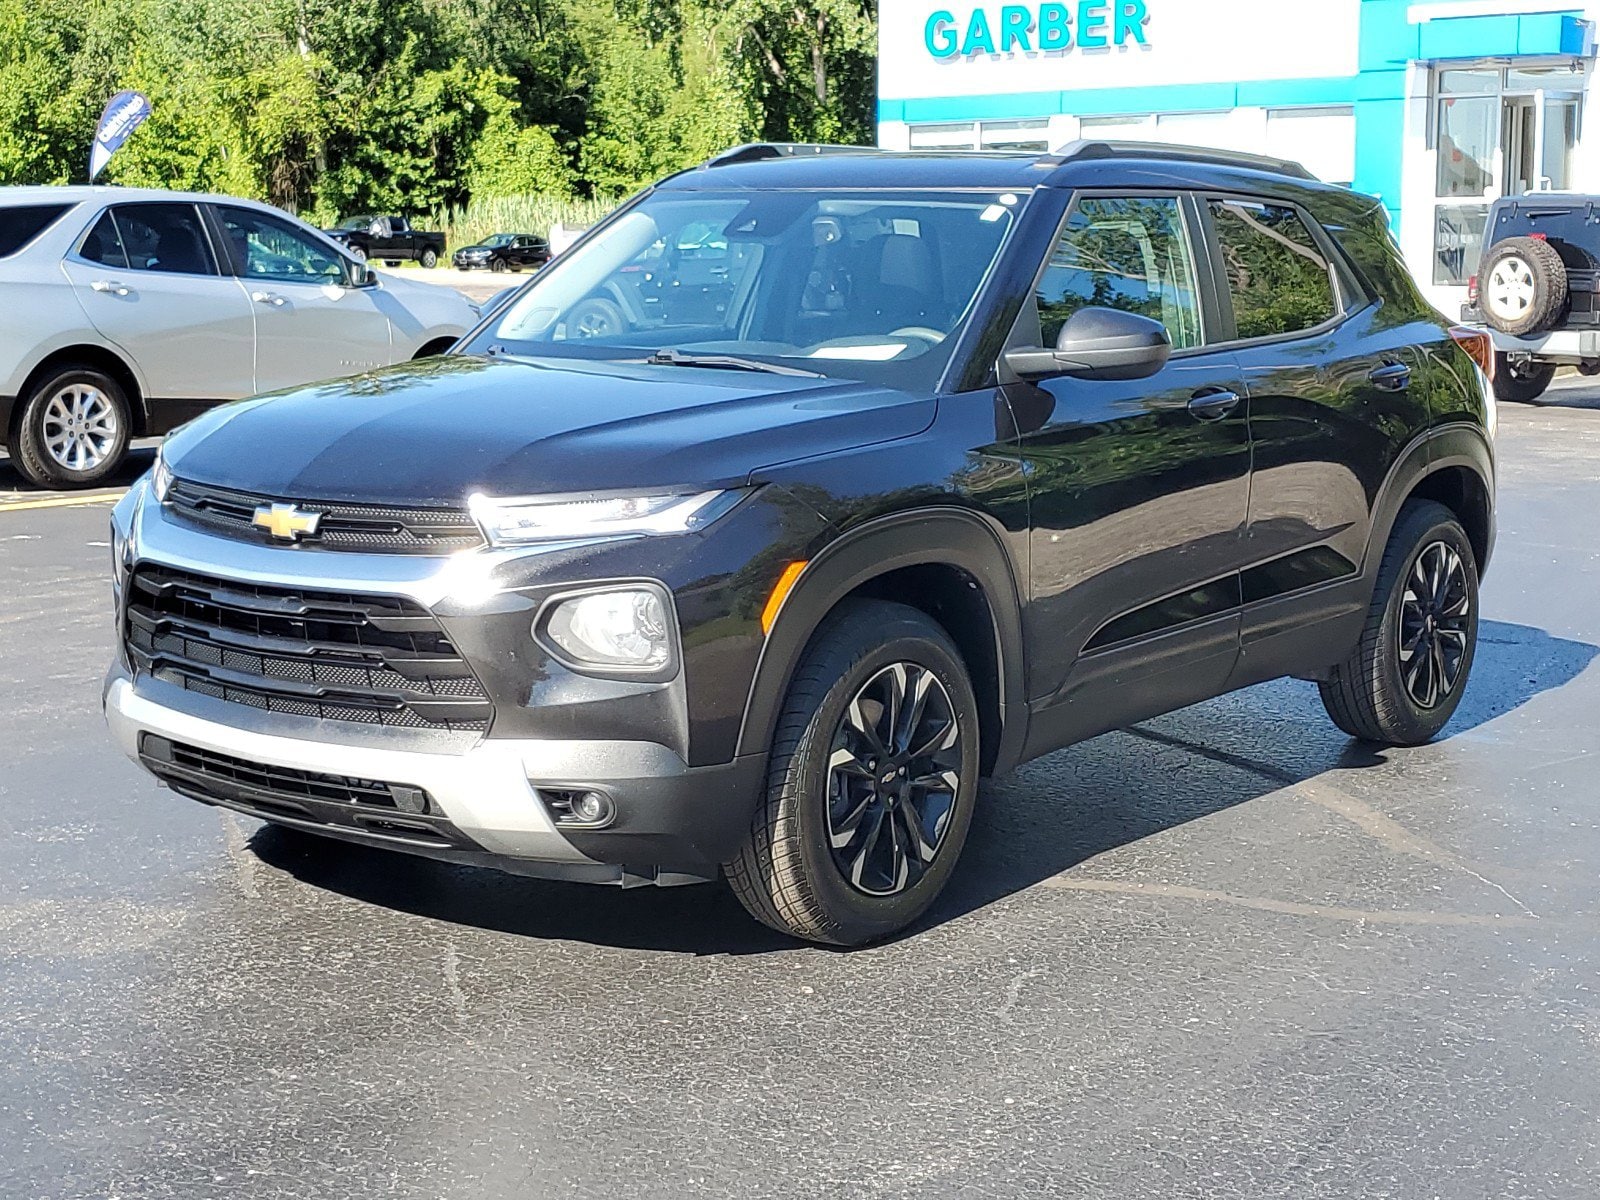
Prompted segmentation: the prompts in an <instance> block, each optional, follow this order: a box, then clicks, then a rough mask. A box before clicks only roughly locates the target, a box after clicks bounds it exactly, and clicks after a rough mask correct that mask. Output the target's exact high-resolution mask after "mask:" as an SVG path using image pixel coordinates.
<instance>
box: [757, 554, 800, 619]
mask: <svg viewBox="0 0 1600 1200" xmlns="http://www.w3.org/2000/svg"><path fill="white" fill-rule="evenodd" d="M806 566H807V564H806V563H803V562H792V563H790V564H789V565H788V566H787V567H785V568H784V569H783V574H782V575H779V576H778V582H777V583H775V584H774V585H773V587H772V595H770V596H768V597H767V606H766V607H765V608H763V609H762V610H761V632H762V633H763V634H768V633H771V632H772V623H773V622H774V621H776V620H777V619H778V610H779V609H780V608H782V607H783V602H784V601H785V600H787V599H788V598H789V593H790V592H792V591H794V585H795V583H796V582H798V581H799V579H800V572H802V571H804V570H805V569H806Z"/></svg>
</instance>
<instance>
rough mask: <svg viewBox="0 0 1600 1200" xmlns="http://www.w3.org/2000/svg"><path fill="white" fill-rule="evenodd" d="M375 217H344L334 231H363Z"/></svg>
mask: <svg viewBox="0 0 1600 1200" xmlns="http://www.w3.org/2000/svg"><path fill="white" fill-rule="evenodd" d="M376 219H377V218H375V217H346V218H345V219H344V220H342V221H340V222H339V223H338V224H337V225H335V226H334V228H335V229H365V228H366V227H367V226H368V225H371V224H372V222H373V221H374V220H376Z"/></svg>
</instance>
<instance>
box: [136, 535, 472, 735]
mask: <svg viewBox="0 0 1600 1200" xmlns="http://www.w3.org/2000/svg"><path fill="white" fill-rule="evenodd" d="M123 638H124V641H125V644H126V646H127V649H128V657H129V659H130V661H131V662H132V663H133V664H134V666H135V667H137V668H138V669H139V670H141V671H144V672H148V673H149V674H151V675H153V676H155V677H156V678H157V679H161V680H164V681H166V682H168V683H172V684H175V685H177V686H178V687H182V688H185V689H187V690H189V691H193V692H199V693H200V694H202V695H206V696H212V697H214V698H216V699H218V700H226V701H229V702H230V703H234V704H247V705H249V706H250V707H252V708H259V709H263V710H265V711H267V712H276V713H288V714H291V715H294V716H303V717H322V718H327V719H331V720H337V721H356V722H360V723H363V724H367V725H387V726H396V727H399V728H405V729H443V730H451V731H456V732H466V733H476V732H482V731H484V730H486V729H488V727H489V719H490V717H491V716H492V715H493V713H492V709H491V706H490V703H489V698H488V696H487V695H486V694H485V692H484V690H483V685H482V684H480V683H479V682H478V680H477V678H476V677H475V676H474V675H473V674H472V671H471V669H470V668H469V667H468V666H467V664H466V663H465V662H464V661H463V660H462V659H461V657H460V656H459V655H458V654H457V653H456V651H455V647H454V646H452V645H451V644H450V642H449V640H448V639H447V638H446V637H445V635H444V631H443V630H441V629H440V628H439V625H438V623H437V622H436V621H435V620H434V619H433V616H432V615H431V614H430V613H428V611H427V610H426V609H424V608H422V607H421V606H420V605H418V604H416V603H414V602H412V601H410V600H406V599H403V598H400V597H391V596H362V595H346V594H342V593H337V592H313V591H300V590H297V589H291V588H281V587H267V586H263V585H260V584H253V583H239V582H233V581H230V580H222V579H213V578H209V577H207V576H203V575H193V574H189V573H187V572H182V571H173V570H169V569H167V568H165V567H157V566H154V565H149V564H147V565H145V566H141V567H139V568H138V570H136V571H135V572H134V575H133V580H132V583H131V584H130V587H129V592H128V609H127V617H126V624H125V625H124V629H123Z"/></svg>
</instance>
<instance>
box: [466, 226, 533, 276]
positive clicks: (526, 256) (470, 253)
mask: <svg viewBox="0 0 1600 1200" xmlns="http://www.w3.org/2000/svg"><path fill="white" fill-rule="evenodd" d="M452 261H453V262H454V263H455V265H456V269H457V270H459V271H472V270H480V271H520V270H522V269H523V268H524V267H532V268H534V269H538V268H539V267H542V266H544V265H545V263H547V262H549V261H550V243H549V242H548V241H546V240H545V239H544V238H542V237H539V236H538V235H537V234H533V233H497V234H494V235H493V236H491V237H486V238H484V239H483V241H481V242H479V243H478V244H477V245H475V246H463V247H462V248H461V249H459V250H457V251H456V252H455V255H454V257H453V258H452Z"/></svg>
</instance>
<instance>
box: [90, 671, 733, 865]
mask: <svg viewBox="0 0 1600 1200" xmlns="http://www.w3.org/2000/svg"><path fill="white" fill-rule="evenodd" d="M179 705H182V706H183V707H179ZM230 707H232V706H229V705H227V704H225V703H224V702H221V701H212V700H207V699H205V698H196V697H191V696H188V695H186V694H184V693H182V692H179V691H177V690H176V689H173V688H170V687H169V686H167V685H164V684H161V683H159V682H156V681H152V680H148V679H140V680H139V681H138V684H137V685H136V684H135V681H134V680H133V679H132V678H130V677H129V675H128V673H127V672H126V670H125V669H123V668H121V667H120V666H119V667H116V668H113V671H112V673H111V676H110V678H109V679H108V680H107V684H106V691H105V712H106V723H107V724H108V725H109V726H110V729H111V734H112V737H113V738H114V739H115V741H116V743H117V745H118V746H119V747H120V748H121V750H122V752H123V753H124V754H126V755H127V756H128V757H129V758H130V759H132V760H133V761H134V762H136V763H139V764H140V765H141V766H148V764H147V763H146V762H145V761H144V759H143V757H142V756H141V750H146V751H148V748H149V744H148V742H147V741H146V739H148V738H159V739H166V740H169V741H171V742H174V743H180V744H182V745H183V746H185V747H189V748H197V749H199V750H203V751H209V752H212V753H214V754H218V755H225V756H227V757H228V758H230V759H235V760H244V761H245V762H248V763H250V764H253V765H260V766H263V767H283V768H288V769H292V770H295V771H299V772H312V773H316V774H319V775H326V776H329V777H348V776H354V777H357V778H360V779H363V780H369V781H383V782H386V783H393V784H399V785H404V786H407V787H411V788H417V789H420V790H421V791H423V792H425V793H426V794H427V796H428V797H429V798H430V800H431V801H432V804H433V806H435V808H436V809H437V812H438V815H439V816H441V817H442V818H443V819H444V821H447V822H448V824H449V826H450V827H451V828H452V829H453V830H454V831H457V832H459V834H460V835H461V839H463V840H462V841H460V842H459V843H458V844H455V845H445V844H442V842H443V841H444V839H428V840H422V839H419V838H416V837H409V836H407V835H406V833H405V832H404V829H403V824H404V822H403V817H404V814H393V815H394V816H397V817H400V818H402V820H400V821H398V822H397V821H394V820H390V819H389V818H390V816H391V814H387V813H384V814H377V815H379V816H382V817H383V818H384V819H383V820H381V821H380V820H374V822H373V823H372V825H371V826H369V827H367V828H365V829H364V828H363V827H362V825H361V823H360V822H358V821H343V820H332V819H316V818H315V817H308V818H306V819H301V818H299V817H297V816H294V815H287V814H285V813H284V812H283V811H279V810H275V809H273V808H271V807H268V806H267V805H266V804H264V803H262V802H259V801H257V800H255V799H253V798H251V797H249V796H241V795H240V794H239V793H237V792H230V793H224V792H221V791H218V790H212V789H209V788H206V787H204V786H199V787H190V786H183V785H176V786H178V789H179V790H180V791H183V792H184V793H185V794H187V795H190V796H191V797H193V798H195V799H199V800H202V801H204V802H206V803H210V804H215V805H218V806H219V807H224V808H231V809H234V810H236V811H240V812H244V813H246V814H248V815H250V816H255V817H260V818H263V819H266V820H271V821H275V822H278V823H280V824H284V825H290V826H295V827H298V828H303V829H310V830H313V831H315V832H317V833H321V834H324V835H326V836H328V837H333V838H338V839H341V840H344V841H351V842H357V843H361V844H364V845H370V846H380V847H383V848H385V849H392V850H401V851H405V852H407V853H411V854H419V855H422V856H424V857H428V858H437V859H442V860H445V861H449V862H460V863H466V864H471V865H479V866H487V867H495V868H498V869H500V870H506V871H511V872H513V873H515V874H520V875H536V876H542V877H547V878H557V879H569V880H574V881H578V882H584V883H611V884H640V883H663V884H672V883H684V882H694V881H696V880H698V879H702V878H706V877H709V876H711V875H714V874H715V872H716V868H717V864H716V863H715V862H713V861H707V860H706V858H705V857H704V856H703V855H702V853H701V852H700V851H699V850H697V849H696V845H697V843H698V842H699V841H700V838H699V837H698V836H697V835H698V834H699V833H701V832H704V831H703V830H697V829H696V828H694V826H693V825H692V824H690V822H691V821H692V817H691V815H690V810H692V809H695V808H700V807H703V803H704V801H705V799H706V798H707V792H708V790H710V789H714V788H715V786H716V785H717V784H718V783H721V784H722V786H724V787H729V786H730V785H733V786H735V787H737V780H736V776H737V775H740V774H744V775H750V772H749V771H743V772H739V771H735V770H734V769H733V765H732V764H730V766H729V768H726V769H714V770H707V769H704V768H702V769H699V770H693V769H691V768H688V767H686V766H684V764H683V763H682V761H681V760H679V759H677V757H676V756H675V755H674V754H673V753H672V752H671V751H670V750H667V749H666V748H665V747H663V746H657V745H653V744H651V743H627V742H540V741H525V740H516V739H492V738H491V739H484V740H481V741H479V742H478V743H477V744H476V745H474V746H472V747H470V748H468V749H465V750H463V751H460V752H449V751H417V750H410V749H398V748H388V747H379V746H355V745H348V744H344V743H336V742H323V741H312V740H308V739H305V738H300V737H293V736H286V735H283V734H277V733H262V732H257V731H254V730H249V729H244V728H241V727H239V726H238V725H236V724H233V723H229V722H225V721H224V720H220V719H218V718H222V717H228V716H231V715H232V714H231V713H230V712H229V711H228V710H229V708H230ZM196 708H199V709H201V710H202V711H201V712H197V711H185V709H191V710H192V709H196ZM205 709H209V710H210V711H209V712H204V710H205ZM202 713H203V715H202ZM717 777H720V778H717ZM563 784H564V785H566V786H567V787H573V786H583V787H587V788H594V789H597V790H603V791H604V792H605V793H606V794H607V795H609V796H611V797H613V798H614V799H615V801H616V802H617V804H618V807H619V810H620V811H621V812H622V813H623V814H624V817H625V818H626V817H629V816H631V818H632V820H631V821H630V822H629V824H630V825H631V826H632V833H631V834H630V832H629V830H628V829H627V828H623V829H620V830H616V831H613V830H609V829H608V830H605V831H598V832H586V833H579V832H577V831H573V832H571V833H566V832H563V831H561V830H558V829H557V828H556V826H555V823H554V821H553V820H552V819H551V817H550V815H549V812H548V811H547V809H546V807H545V805H544V803H543V801H542V800H541V799H540V798H539V794H538V791H537V788H539V787H540V786H544V787H557V786H561V785H563ZM713 794H714V793H713ZM397 825H398V826H400V827H401V828H399V829H398V831H397V828H396V826H397ZM578 843H582V844H583V849H580V848H579V845H578ZM585 849H587V850H589V851H591V852H592V853H597V854H599V855H601V856H602V857H604V858H609V859H612V860H613V861H609V862H606V861H600V860H599V859H597V858H592V857H590V855H589V854H586V853H584V850H585ZM657 860H664V861H657Z"/></svg>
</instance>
